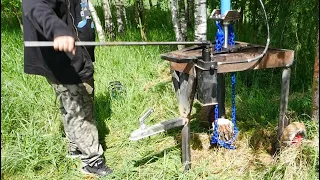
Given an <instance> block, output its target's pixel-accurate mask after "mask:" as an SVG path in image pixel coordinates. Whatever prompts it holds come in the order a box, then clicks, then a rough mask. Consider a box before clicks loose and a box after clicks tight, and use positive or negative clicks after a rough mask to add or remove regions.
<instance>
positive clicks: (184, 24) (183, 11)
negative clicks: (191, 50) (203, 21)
mask: <svg viewBox="0 0 320 180" xmlns="http://www.w3.org/2000/svg"><path fill="white" fill-rule="evenodd" d="M178 3H179V12H180V13H179V17H180V30H181V36H182V40H183V41H186V40H187V21H186V6H185V4H184V3H185V2H184V0H178Z"/></svg>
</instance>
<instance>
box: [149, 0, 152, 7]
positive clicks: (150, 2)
mask: <svg viewBox="0 0 320 180" xmlns="http://www.w3.org/2000/svg"><path fill="white" fill-rule="evenodd" d="M149 5H150V9H151V8H152V6H153V5H152V0H149Z"/></svg>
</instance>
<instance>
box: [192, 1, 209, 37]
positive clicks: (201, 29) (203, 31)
mask: <svg viewBox="0 0 320 180" xmlns="http://www.w3.org/2000/svg"><path fill="white" fill-rule="evenodd" d="M194 6H195V7H194V8H195V12H194V14H195V17H194V23H195V25H194V26H195V28H194V40H195V41H203V40H207V5H206V0H195V1H194Z"/></svg>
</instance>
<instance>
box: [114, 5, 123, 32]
mask: <svg viewBox="0 0 320 180" xmlns="http://www.w3.org/2000/svg"><path fill="white" fill-rule="evenodd" d="M116 9H117V24H118V33H119V34H123V33H124V27H123V21H122V14H123V13H122V12H121V11H122V9H123V8H122V0H116Z"/></svg>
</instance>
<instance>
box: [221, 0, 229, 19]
mask: <svg viewBox="0 0 320 180" xmlns="http://www.w3.org/2000/svg"><path fill="white" fill-rule="evenodd" d="M220 3H221V7H220V10H221V14H222V15H224V14H225V13H227V11H229V10H230V9H231V0H221V1H220Z"/></svg>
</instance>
